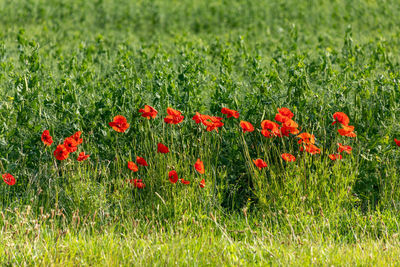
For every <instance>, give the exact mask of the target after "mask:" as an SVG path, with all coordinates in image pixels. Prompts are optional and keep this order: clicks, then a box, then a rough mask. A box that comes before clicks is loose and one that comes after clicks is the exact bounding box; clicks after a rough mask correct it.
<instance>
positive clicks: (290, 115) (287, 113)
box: [278, 108, 294, 119]
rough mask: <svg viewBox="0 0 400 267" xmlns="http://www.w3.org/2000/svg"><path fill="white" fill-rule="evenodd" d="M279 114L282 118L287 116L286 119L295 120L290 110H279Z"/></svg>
mask: <svg viewBox="0 0 400 267" xmlns="http://www.w3.org/2000/svg"><path fill="white" fill-rule="evenodd" d="M278 112H279V114H281V115H282V116H285V117H287V118H289V119H291V118H293V116H294V114H293V113H292V112H291V111H290V109H288V108H278Z"/></svg>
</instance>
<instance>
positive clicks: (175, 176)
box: [168, 170, 179, 184]
mask: <svg viewBox="0 0 400 267" xmlns="http://www.w3.org/2000/svg"><path fill="white" fill-rule="evenodd" d="M168 177H169V181H170V182H171V183H173V184H175V183H176V182H178V180H179V177H178V173H177V172H176V171H175V170H172V171H170V172H169V173H168Z"/></svg>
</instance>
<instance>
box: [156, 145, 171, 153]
mask: <svg viewBox="0 0 400 267" xmlns="http://www.w3.org/2000/svg"><path fill="white" fill-rule="evenodd" d="M157 152H158V153H164V154H165V153H168V152H169V149H168V147H167V146H165V145H163V144H161V143H158V145H157Z"/></svg>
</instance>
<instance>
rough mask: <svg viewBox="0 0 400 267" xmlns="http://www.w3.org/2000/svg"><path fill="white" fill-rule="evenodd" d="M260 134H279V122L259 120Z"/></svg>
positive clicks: (268, 135) (267, 135)
mask: <svg viewBox="0 0 400 267" xmlns="http://www.w3.org/2000/svg"><path fill="white" fill-rule="evenodd" d="M261 128H262V130H261V134H262V135H264V136H265V137H270V136H271V135H273V136H277V135H279V124H277V123H276V122H273V121H270V120H263V121H262V122H261Z"/></svg>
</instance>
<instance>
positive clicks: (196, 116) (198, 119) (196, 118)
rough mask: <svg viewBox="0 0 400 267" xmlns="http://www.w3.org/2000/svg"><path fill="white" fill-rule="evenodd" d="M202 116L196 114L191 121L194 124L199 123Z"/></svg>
mask: <svg viewBox="0 0 400 267" xmlns="http://www.w3.org/2000/svg"><path fill="white" fill-rule="evenodd" d="M203 116H204V115H202V114H200V113H198V112H196V115H194V116H193V118H192V120H194V121H195V122H196V123H200V122H202V121H203Z"/></svg>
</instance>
